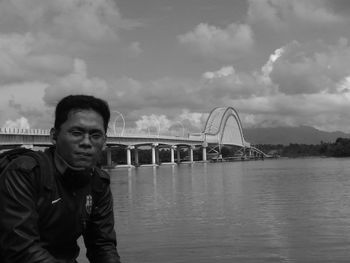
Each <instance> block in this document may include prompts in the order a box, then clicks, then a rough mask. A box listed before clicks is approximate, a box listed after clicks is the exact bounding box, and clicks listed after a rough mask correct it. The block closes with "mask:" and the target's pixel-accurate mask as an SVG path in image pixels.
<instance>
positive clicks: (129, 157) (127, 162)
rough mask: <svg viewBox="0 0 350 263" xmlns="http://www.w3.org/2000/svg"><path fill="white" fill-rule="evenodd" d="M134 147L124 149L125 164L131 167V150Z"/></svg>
mask: <svg viewBox="0 0 350 263" xmlns="http://www.w3.org/2000/svg"><path fill="white" fill-rule="evenodd" d="M132 149H134V146H132V145H130V146H128V147H127V148H126V164H127V165H130V166H131V150H132Z"/></svg>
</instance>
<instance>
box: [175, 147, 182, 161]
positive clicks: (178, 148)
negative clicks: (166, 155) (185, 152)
mask: <svg viewBox="0 0 350 263" xmlns="http://www.w3.org/2000/svg"><path fill="white" fill-rule="evenodd" d="M180 150H181V149H180V147H177V151H176V155H177V160H176V161H177V163H180V162H181V155H180Z"/></svg>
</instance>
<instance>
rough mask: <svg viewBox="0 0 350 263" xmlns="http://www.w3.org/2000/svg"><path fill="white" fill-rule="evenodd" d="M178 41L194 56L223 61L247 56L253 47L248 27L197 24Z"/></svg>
mask: <svg viewBox="0 0 350 263" xmlns="http://www.w3.org/2000/svg"><path fill="white" fill-rule="evenodd" d="M178 40H179V42H180V43H181V44H183V45H184V46H187V47H188V48H189V49H190V50H191V51H192V52H194V53H195V54H198V55H201V56H203V57H209V58H215V59H219V60H223V61H227V60H232V59H236V58H238V57H241V56H243V55H244V54H247V52H249V51H250V50H251V48H252V46H253V45H254V38H253V32H252V30H251V28H250V27H249V25H244V24H235V23H232V24H230V25H228V26H227V27H226V28H225V29H221V28H219V27H215V26H211V25H208V24H204V23H202V24H199V25H198V26H197V27H196V28H195V29H194V30H193V31H190V32H188V33H186V34H183V35H179V36H178Z"/></svg>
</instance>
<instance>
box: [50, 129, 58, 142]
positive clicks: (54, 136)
mask: <svg viewBox="0 0 350 263" xmlns="http://www.w3.org/2000/svg"><path fill="white" fill-rule="evenodd" d="M50 140H51V142H52V144H53V145H55V144H56V142H57V131H56V129H55V128H51V130H50Z"/></svg>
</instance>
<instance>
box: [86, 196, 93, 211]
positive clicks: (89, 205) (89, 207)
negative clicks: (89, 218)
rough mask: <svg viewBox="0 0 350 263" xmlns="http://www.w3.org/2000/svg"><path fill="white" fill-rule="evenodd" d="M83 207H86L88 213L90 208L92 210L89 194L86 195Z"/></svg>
mask: <svg viewBox="0 0 350 263" xmlns="http://www.w3.org/2000/svg"><path fill="white" fill-rule="evenodd" d="M85 209H86V212H87V213H88V214H89V215H90V214H91V210H92V196H91V195H87V196H86V203H85Z"/></svg>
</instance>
